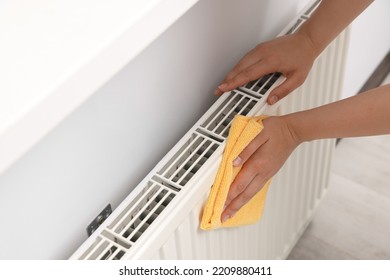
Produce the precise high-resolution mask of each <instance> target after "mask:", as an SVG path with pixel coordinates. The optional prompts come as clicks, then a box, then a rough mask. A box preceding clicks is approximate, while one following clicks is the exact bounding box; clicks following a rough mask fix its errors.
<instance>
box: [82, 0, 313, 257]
mask: <svg viewBox="0 0 390 280" xmlns="http://www.w3.org/2000/svg"><path fill="white" fill-rule="evenodd" d="M319 2H320V1H316V2H315V3H314V4H313V5H312V6H310V7H309V8H308V9H307V10H306V11H305V12H304V14H303V15H302V16H301V17H300V18H299V19H298V20H297V21H295V22H293V23H292V25H291V26H290V27H289V28H288V31H287V32H285V33H282V35H286V34H291V33H293V32H295V31H296V30H297V29H298V28H299V26H301V25H302V23H303V22H304V21H305V20H306V19H307V18H308V17H309V15H310V14H311V13H312V12H313V10H314V9H315V8H316V7H317V6H318V4H319ZM281 81H282V75H281V73H270V74H268V75H265V76H264V77H262V78H260V79H258V80H255V81H251V82H249V83H247V84H245V85H244V86H242V87H239V88H237V89H236V90H233V91H231V92H228V93H225V94H224V95H223V96H222V97H220V99H219V100H218V101H217V102H216V104H215V105H214V106H212V107H211V108H210V109H209V110H208V111H207V112H206V114H205V115H204V116H203V118H202V119H203V120H204V121H203V122H201V123H199V125H198V126H197V125H195V126H194V127H193V129H192V130H191V131H190V132H188V133H187V134H186V135H188V136H187V138H185V139H184V140H183V141H182V144H181V146H179V147H175V148H174V149H175V151H176V152H174V153H173V154H172V156H170V157H169V158H167V159H166V158H164V159H166V160H165V164H163V166H162V167H161V168H160V169H159V170H157V171H156V172H155V173H154V174H150V175H149V176H148V178H149V179H148V178H146V183H145V184H144V185H141V184H142V183H141V184H140V185H138V186H137V188H140V191H139V193H138V195H137V196H135V197H134V198H133V199H132V200H131V202H130V203H128V205H127V206H125V208H124V209H123V210H121V212H119V213H116V212H117V211H114V212H113V214H112V215H111V216H112V217H114V216H115V215H116V217H115V218H114V219H113V220H112V219H110V218H111V217H109V219H108V220H107V221H106V222H105V223H103V225H102V226H101V227H99V228H98V229H97V230H96V232H95V233H94V234H93V235H92V236H91V237H90V239H91V238H94V239H93V241H92V242H90V243H89V246H88V247H87V248H86V249H84V251H82V253H80V254H79V256H77V258H78V259H98V260H120V259H122V258H123V257H124V256H125V255H126V253H128V252H129V251H130V250H131V248H132V247H133V246H134V244H135V243H136V242H139V240H141V239H142V235H143V234H144V233H145V232H146V231H147V230H149V228H150V227H151V225H152V224H153V223H154V221H156V219H158V218H159V217H160V216H161V214H162V213H164V210H165V209H166V208H167V207H168V206H169V204H170V203H172V202H173V201H175V197H176V195H177V194H178V193H179V192H181V191H182V190H183V189H185V188H186V187H187V186H188V185H189V184H190V183H191V180H194V178H196V177H197V176H201V174H202V173H203V171H204V170H203V169H204V168H203V167H204V165H205V163H206V162H207V161H208V160H210V158H212V157H213V156H218V155H217V153H216V151H217V150H218V148H220V147H221V148H222V147H223V145H224V141H225V139H226V137H227V135H228V133H229V128H230V125H231V122H232V120H233V118H234V116H235V115H237V114H241V115H253V114H254V113H255V112H253V109H254V107H255V105H257V104H258V103H259V101H260V100H261V99H263V98H264V99H265V98H266V96H267V95H268V93H269V92H270V89H271V88H272V87H273V86H276V85H277V84H278V83H280V82H281ZM263 101H264V100H263ZM220 153H222V151H220ZM144 181H145V180H144ZM76 253H77V252H76Z"/></svg>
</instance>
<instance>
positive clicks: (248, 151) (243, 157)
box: [233, 132, 268, 166]
mask: <svg viewBox="0 0 390 280" xmlns="http://www.w3.org/2000/svg"><path fill="white" fill-rule="evenodd" d="M267 139H268V138H267V136H266V135H265V134H264V133H261V132H260V133H259V134H258V135H257V136H256V137H255V139H253V140H252V141H251V142H250V143H249V145H248V146H246V147H245V149H244V150H243V151H242V152H241V153H240V154H239V155H238V157H237V158H235V159H234V161H233V166H240V165H243V164H244V163H245V162H246V161H247V160H248V159H249V158H250V157H251V156H252V155H253V153H254V152H256V151H257V149H259V148H260V147H261V146H262V145H263V144H264V143H265V142H267Z"/></svg>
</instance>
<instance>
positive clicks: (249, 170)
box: [225, 162, 257, 207]
mask: <svg viewBox="0 0 390 280" xmlns="http://www.w3.org/2000/svg"><path fill="white" fill-rule="evenodd" d="M248 163H250V162H248ZM254 166H255V165H254V164H247V165H244V166H243V168H242V169H241V170H240V172H239V173H238V174H237V176H236V178H235V179H234V181H233V183H232V184H231V186H230V188H229V192H228V195H227V197H226V201H225V207H226V206H227V205H229V204H230V203H231V201H232V200H234V199H235V198H236V197H237V196H239V195H240V194H241V193H242V192H244V191H245V189H246V188H247V186H248V185H249V184H250V182H252V180H253V179H254V178H255V176H256V174H257V172H256V169H255V167H254Z"/></svg>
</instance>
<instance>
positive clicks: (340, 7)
mask: <svg viewBox="0 0 390 280" xmlns="http://www.w3.org/2000/svg"><path fill="white" fill-rule="evenodd" d="M372 2H373V0H323V1H322V2H321V3H320V5H319V7H318V8H317V9H316V11H315V12H314V13H313V15H312V16H311V17H310V18H309V19H308V20H307V21H306V22H305V23H304V24H303V25H302V27H301V28H300V29H299V30H298V32H297V33H300V34H302V35H304V36H306V37H307V38H308V39H309V40H310V42H311V43H312V45H313V49H314V51H315V53H316V55H317V56H318V55H319V54H320V53H321V52H322V51H323V50H324V49H325V48H326V46H327V45H328V44H329V43H330V42H331V41H332V40H333V39H334V38H335V37H336V36H337V35H338V34H339V33H340V32H341V31H343V30H344V29H345V28H346V27H347V26H348V25H349V24H350V23H351V22H352V21H353V20H354V19H355V18H356V17H357V16H358V15H359V14H360V13H361V12H362V11H364V9H366V8H367V7H368V6H369V5H370V4H371V3H372Z"/></svg>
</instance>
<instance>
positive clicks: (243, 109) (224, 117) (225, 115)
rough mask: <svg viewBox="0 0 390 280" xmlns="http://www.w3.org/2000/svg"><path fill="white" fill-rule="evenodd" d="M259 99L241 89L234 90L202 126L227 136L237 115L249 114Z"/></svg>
mask: <svg viewBox="0 0 390 280" xmlns="http://www.w3.org/2000/svg"><path fill="white" fill-rule="evenodd" d="M257 101H258V100H257V99H254V98H253V97H251V96H249V95H246V94H244V93H242V92H239V91H232V92H231V93H230V95H229V97H228V98H227V99H226V100H225V101H224V102H223V103H222V104H221V105H220V106H219V107H218V108H217V110H215V112H213V113H211V115H210V117H209V118H208V119H207V120H206V121H205V122H204V123H203V124H202V125H201V127H202V128H205V129H206V130H208V131H210V132H212V133H214V134H216V135H218V136H220V137H223V138H226V137H227V136H228V134H229V128H230V125H231V122H232V120H233V118H234V116H235V115H237V114H241V115H247V114H248V113H249V111H250V110H251V109H252V108H253V107H254V106H255V105H256V103H257Z"/></svg>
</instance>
